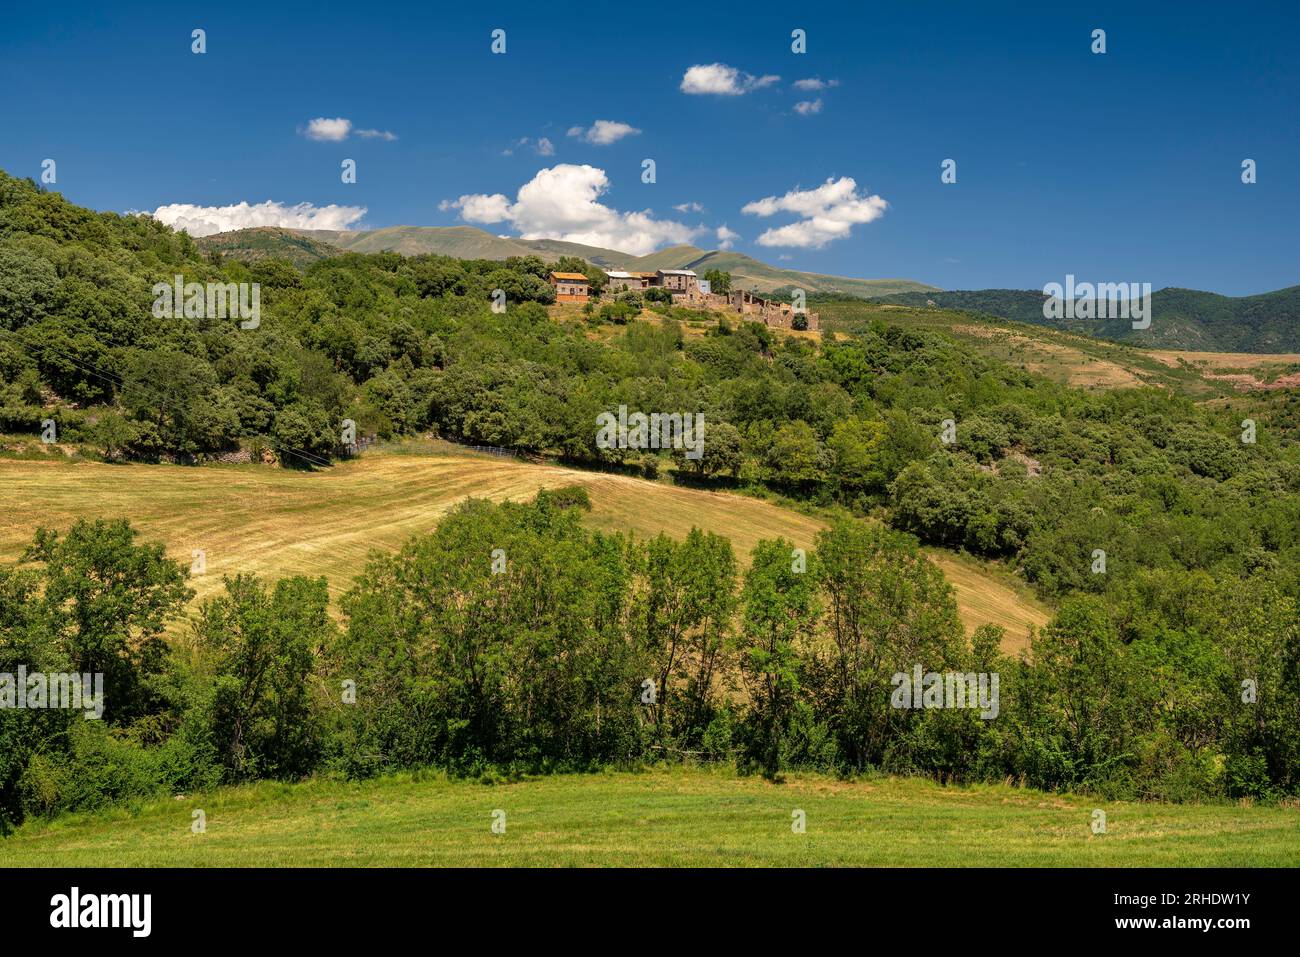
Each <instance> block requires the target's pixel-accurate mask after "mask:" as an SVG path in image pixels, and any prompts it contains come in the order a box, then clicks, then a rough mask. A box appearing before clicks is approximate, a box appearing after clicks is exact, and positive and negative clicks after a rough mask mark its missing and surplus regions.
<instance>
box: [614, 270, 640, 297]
mask: <svg viewBox="0 0 1300 957" xmlns="http://www.w3.org/2000/svg"><path fill="white" fill-rule="evenodd" d="M605 275H606V276H608V277H609V282H608V283H606V284H605V288H606V289H607V290H609V291H610V292H626V291H627V290H629V289H630V290H632V291H633V292H639V291H640V290H642V289H645V288H646V286H648V285H649V281H648V280H647V279H646V278H645V275H644V273H636V272H622V271H620V270H614V271H612V272H611V271H610V270H608V269H606V270H605Z"/></svg>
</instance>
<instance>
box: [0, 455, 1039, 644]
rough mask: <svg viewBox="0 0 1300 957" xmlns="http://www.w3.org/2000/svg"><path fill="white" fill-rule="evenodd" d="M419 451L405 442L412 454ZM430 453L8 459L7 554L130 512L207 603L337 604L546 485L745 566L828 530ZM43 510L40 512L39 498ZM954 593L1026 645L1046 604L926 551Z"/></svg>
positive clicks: (993, 571) (588, 475)
mask: <svg viewBox="0 0 1300 957" xmlns="http://www.w3.org/2000/svg"><path fill="white" fill-rule="evenodd" d="M417 448H419V446H418V445H414V446H405V447H402V449H403V450H405V451H408V452H409V451H412V450H413V449H417ZM426 451H433V454H393V453H384V452H372V453H367V454H366V455H365V456H363V457H362V458H360V459H357V460H354V461H351V462H344V463H341V464H339V465H336V466H335V467H334V468H332V469H330V470H329V471H328V472H324V473H320V474H308V473H304V472H297V471H292V470H287V469H272V468H264V467H259V466H225V467H208V468H189V467H185V466H170V465H133V466H128V467H122V466H115V465H103V464H98V463H93V462H79V463H69V462H63V461H56V460H49V461H12V460H0V484H2V485H3V487H4V488H5V489H6V492H7V494H6V496H5V499H4V501H3V503H0V559H4V560H13V559H15V558H17V557H18V555H19V554H20V553H21V551H22V549H23V547H24V546H26V545H27V544H28V543H30V541H31V538H32V535H33V534H34V532H35V530H36V528H37V526H38V525H48V526H52V527H55V528H63V527H67V526H68V525H70V524H72V523H73V522H74V521H76V520H77V519H78V518H91V519H93V518H119V517H123V516H125V517H127V518H129V519H130V520H131V522H132V524H133V525H135V526H136V527H137V528H138V529H140V531H141V533H142V535H143V536H144V537H145V538H146V539H153V540H161V541H162V542H163V543H164V544H165V545H166V547H167V551H168V553H169V554H171V555H173V556H177V557H179V558H182V559H184V560H187V561H188V559H189V556H191V554H192V553H193V552H194V551H195V550H202V551H203V553H204V556H205V560H206V565H207V572H206V574H204V575H203V576H201V577H198V578H195V579H193V580H191V582H190V585H191V587H193V588H194V589H195V591H196V592H197V594H198V597H199V598H200V599H201V598H203V597H206V596H208V595H212V594H214V593H215V592H216V591H218V590H219V589H220V587H221V577H222V575H227V574H235V573H237V572H251V573H254V574H258V575H263V576H268V577H283V576H288V575H299V574H301V575H324V576H325V577H326V578H327V579H328V581H329V584H330V591H331V593H332V595H333V596H334V597H336V598H337V597H338V595H339V594H341V593H342V592H343V591H344V590H346V589H347V587H348V586H349V585H350V584H351V581H352V578H353V577H354V576H355V575H357V574H358V573H359V572H360V571H361V569H362V566H363V565H364V563H365V560H366V556H367V554H368V553H369V552H370V551H371V550H373V549H380V550H383V551H395V550H396V549H397V548H398V547H399V546H400V545H402V543H404V542H405V541H406V540H407V539H408V538H410V537H411V536H412V535H416V534H427V533H429V532H431V531H432V530H433V529H434V528H435V526H436V525H437V524H438V522H439V520H440V519H441V518H442V516H443V515H445V514H446V513H447V511H448V510H449V509H450V508H451V507H452V506H453V505H455V504H456V503H458V502H460V501H462V500H463V499H464V498H466V497H467V496H474V497H477V498H488V499H493V500H498V501H499V500H506V499H509V500H513V501H522V500H525V499H529V498H531V497H532V496H533V495H534V494H536V492H537V490H538V489H540V488H554V487H556V486H560V485H568V484H575V483H576V484H579V485H582V486H584V487H585V488H587V490H588V492H589V493H590V495H591V500H592V506H593V510H592V512H591V513H590V515H589V519H588V520H589V523H590V524H591V525H593V526H595V527H597V528H600V529H602V530H605V531H611V532H612V531H624V532H627V531H630V532H635V533H636V534H637V535H638V536H641V537H649V536H653V535H657V534H658V533H659V532H666V533H667V534H669V535H671V536H674V537H676V538H682V537H684V536H685V535H686V533H687V532H689V531H690V529H691V527H692V526H698V527H700V528H702V529H705V530H706V531H713V532H716V533H718V534H720V535H724V536H726V537H727V538H730V539H731V542H732V545H733V547H734V548H735V550H736V553H737V557H738V559H739V560H740V561H741V563H742V564H745V563H747V562H748V557H749V553H750V550H751V549H752V548H753V547H754V545H755V543H756V542H758V540H759V539H761V538H775V537H777V536H784V537H785V538H787V539H790V540H791V541H793V542H794V543H795V544H796V545H798V546H800V547H809V546H811V545H812V543H813V538H814V537H815V536H816V534H817V532H818V530H819V529H820V528H821V527H822V523H821V522H820V521H818V520H817V519H815V518H811V517H809V516H807V515H802V514H800V513H798V512H794V511H791V510H789V509H785V508H780V507H778V506H776V505H772V504H770V503H768V502H764V501H761V500H759V499H755V498H749V497H746V496H741V495H733V494H729V493H723V492H709V491H699V490H695V489H687V488H678V487H674V486H670V485H664V484H660V483H655V482H647V481H645V480H642V479H635V478H629V477H627V476H621V475H610V474H608V473H601V472H587V471H580V470H577V469H570V468H561V467H558V466H552V465H534V464H531V463H528V462H522V461H519V460H517V459H503V458H497V457H494V456H489V455H482V454H473V453H468V452H465V451H462V450H459V449H457V448H456V447H455V446H449V445H447V444H445V443H439V444H438V446H437V447H436V448H435V449H434V450H428V449H427V448H426ZM38 503H39V507H37V504H38ZM929 554H930V556H931V558H933V559H934V560H935V561H936V563H937V564H938V565H939V566H940V568H942V569H943V571H944V574H945V575H946V576H947V577H948V578H949V580H950V581H951V582H952V584H953V586H954V589H955V590H956V593H957V602H958V607H959V610H960V612H961V614H962V619H963V621H964V622H965V624H966V626H967V628H968V630H973V629H974V628H975V627H977V626H978V625H980V624H984V623H992V624H1000V625H1003V626H1004V627H1005V628H1006V629H1007V643H1008V647H1011V648H1019V647H1022V646H1023V645H1024V643H1025V641H1026V638H1027V636H1028V632H1029V628H1030V627H1031V626H1032V627H1039V626H1041V625H1042V624H1044V623H1045V622H1046V621H1047V617H1048V613H1047V609H1046V608H1045V607H1044V606H1043V605H1042V604H1040V603H1039V602H1037V601H1036V600H1034V599H1033V598H1032V597H1030V596H1029V595H1028V593H1027V592H1026V591H1025V590H1024V589H1022V588H1020V587H1019V586H1018V585H1017V584H1016V583H1014V582H1013V581H1012V580H1011V579H1010V576H1009V575H1003V574H1002V573H1001V569H1000V568H998V567H997V566H994V565H990V564H987V563H983V562H978V561H976V560H974V559H969V558H965V557H962V556H957V555H955V554H953V553H951V552H945V551H942V550H939V549H931V550H929Z"/></svg>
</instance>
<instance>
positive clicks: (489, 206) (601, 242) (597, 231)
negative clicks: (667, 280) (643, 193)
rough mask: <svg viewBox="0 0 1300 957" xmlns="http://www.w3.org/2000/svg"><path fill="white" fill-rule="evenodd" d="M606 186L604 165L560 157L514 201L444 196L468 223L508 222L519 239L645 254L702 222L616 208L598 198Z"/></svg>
mask: <svg viewBox="0 0 1300 957" xmlns="http://www.w3.org/2000/svg"><path fill="white" fill-rule="evenodd" d="M608 189H609V178H608V177H607V176H606V175H605V171H604V170H603V169H597V168H596V167H594V166H587V165H582V166H576V165H574V164H571V163H561V164H559V165H558V166H553V167H551V168H549V169H543V170H538V172H537V175H536V176H534V177H533V178H532V179H531V180H529V181H528V182H527V183H525V184H524V185H523V186H521V187H519V192H518V193H517V194H516V196H515V201H514V202H513V203H512V202H510V200H509V198H508V197H506V196H505V195H503V194H501V193H493V194H491V195H487V194H483V193H472V194H467V195H465V196H461V197H460V198H459V199H456V200H444V201H443V202H442V203H441V204H439V207H438V208H439V209H443V210H448V209H458V210H460V215H461V218H462V219H464V220H465V221H466V222H470V223H502V222H504V223H509V224H510V225H511V226H513V227H514V228H515V229H517V230H518V231H519V234H520V236H521V238H523V239H562V240H565V241H566V242H571V243H584V244H586V245H588V246H604V247H606V248H609V249H617V250H619V251H620V252H627V253H632V254H633V255H638V256H640V255H645V254H646V253H650V252H653V251H654V250H656V249H658V248H659V247H660V246H664V245H667V244H669V243H685V242H689V241H690V240H691V239H693V238H694V237H695V236H696V235H698V234H699V233H700V232H702V229H701V227H697V226H687V225H685V224H683V223H677V222H673V221H671V220H662V219H655V218H654V217H653V216H652V215H651V214H650V212H649V211H648V210H646V211H642V212H627V213H624V212H619V211H618V210H616V209H613V208H611V207H609V206H606V205H604V204H603V203H600V202H598V201H597V200H598V199H599V198H600V196H601V195H602V194H603V193H605V191H606V190H608Z"/></svg>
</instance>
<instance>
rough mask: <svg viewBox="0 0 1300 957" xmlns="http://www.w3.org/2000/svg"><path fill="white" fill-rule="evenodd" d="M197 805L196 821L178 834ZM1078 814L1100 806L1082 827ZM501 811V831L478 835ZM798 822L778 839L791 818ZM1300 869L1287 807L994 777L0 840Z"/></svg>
mask: <svg viewBox="0 0 1300 957" xmlns="http://www.w3.org/2000/svg"><path fill="white" fill-rule="evenodd" d="M195 809H202V810H203V811H204V813H205V815H206V819H207V831H206V833H203V834H194V833H192V831H191V821H192V812H193V811H194V810H195ZM1095 809H1100V810H1104V811H1105V812H1106V815H1107V822H1106V823H1107V828H1106V833H1105V834H1093V833H1092V828H1091V821H1092V814H1093V811H1094V810H1095ZM497 810H501V811H504V812H505V824H506V827H505V833H504V834H496V833H493V831H492V821H493V812H494V811H497ZM796 810H802V811H803V812H805V814H806V832H805V833H803V834H796V833H794V832H793V830H792V827H791V824H792V820H793V819H792V814H793V812H794V811H796ZM52 865H58V866H87V867H96V866H98V867H104V866H128V867H129V866H153V867H169V866H176V867H208V866H212V867H217V866H236V867H237V866H271V865H301V866H345V865H346V866H388V867H402V866H512V865H513V866H531V867H549V866H579V867H583V866H616V867H623V866H651V865H660V866H692V865H693V866H762V865H774V866H791V867H803V866H837V865H838V866H846V865H857V866H884V867H902V866H921V867H968V866H1056V867H1092V866H1114V867H1155V866H1193V867H1195V866H1221V867H1243V866H1259V867H1288V866H1297V865H1300V809H1297V808H1294V807H1291V808H1277V807H1267V808H1264V807H1233V806H1179V805H1159V804H1108V803H1105V802H1100V801H1097V800H1095V799H1091V798H1082V797H1075V796H1070V795H1054V794H1044V793H1041V792H1037V791H1029V790H1023V789H1018V788H1013V787H1009V786H1004V785H990V786H978V787H970V788H963V787H942V786H939V785H937V784H933V783H930V782H928V781H922V780H913V779H899V778H882V779H879V780H869V781H858V782H844V781H839V780H837V779H835V778H831V777H826V776H822V775H803V774H800V775H792V776H791V777H790V778H789V780H788V781H786V782H785V783H784V784H769V783H767V782H764V781H763V780H761V779H759V778H749V777H737V776H736V775H735V774H734V773H733V772H731V771H730V770H723V769H686V768H674V769H667V770H663V769H660V770H652V771H647V772H644V773H639V774H637V773H627V772H619V773H607V774H594V775H558V776H552V777H546V778H537V779H528V780H524V781H521V782H518V783H508V784H481V783H478V782H471V781H449V780H447V779H446V778H445V777H442V776H428V777H425V778H423V779H421V778H420V777H419V776H411V775H401V776H395V777H389V778H384V779H381V780H378V781H370V782H366V783H362V784H350V783H342V782H329V781H311V782H308V783H304V784H292V785H291V784H273V783H262V784H257V785H252V786H248V787H240V788H231V789H225V790H221V791H218V792H215V793H212V794H203V795H195V796H189V797H185V798H167V799H163V800H159V801H156V802H153V803H148V804H143V805H138V806H134V807H131V808H122V809H117V810H112V811H106V812H103V813H98V814H89V815H69V816H64V817H62V818H59V819H57V820H55V821H53V822H33V823H28V824H26V825H24V826H23V827H22V828H21V829H20V830H19V831H18V832H16V833H15V834H14V835H13V836H11V837H9V838H7V839H2V840H0V866H4V867H28V866H35V867H40V866H52Z"/></svg>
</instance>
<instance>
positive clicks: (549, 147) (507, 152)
mask: <svg viewBox="0 0 1300 957" xmlns="http://www.w3.org/2000/svg"><path fill="white" fill-rule="evenodd" d="M514 146H531V147H532V148H533V152H534V153H536V154H537V155H538V156H554V155H555V144H554V143H552V142H551V141H550V140H548V139H547V138H546V137H545V136H543V137H540V138H538V139H536V140H534V139H533V138H532V137H529V136H524V137H521V138H520V139H517V140H515V142H514ZM501 155H502V156H514V155H515V151H514V147H507V148H506V149H503V150H502V151H501Z"/></svg>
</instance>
